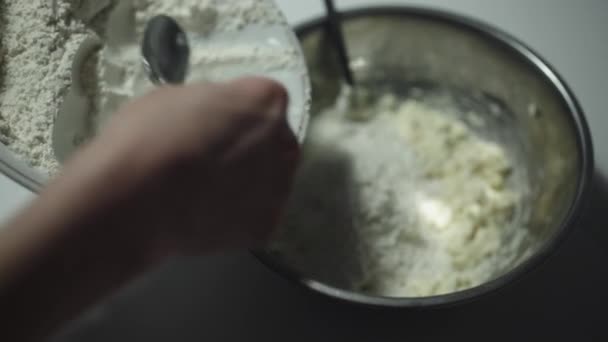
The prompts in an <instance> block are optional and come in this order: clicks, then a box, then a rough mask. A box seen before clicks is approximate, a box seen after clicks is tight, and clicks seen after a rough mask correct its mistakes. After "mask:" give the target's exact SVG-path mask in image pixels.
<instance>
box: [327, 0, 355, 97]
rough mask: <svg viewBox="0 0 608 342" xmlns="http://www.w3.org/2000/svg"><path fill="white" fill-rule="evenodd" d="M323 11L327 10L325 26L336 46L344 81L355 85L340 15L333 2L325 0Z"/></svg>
mask: <svg viewBox="0 0 608 342" xmlns="http://www.w3.org/2000/svg"><path fill="white" fill-rule="evenodd" d="M325 9H326V10H327V25H328V29H329V35H330V38H331V40H333V43H334V44H335V45H336V52H337V53H338V58H339V59H340V67H341V68H342V75H343V76H344V80H345V81H346V83H347V84H348V85H350V86H354V85H355V77H354V76H353V72H352V70H351V68H350V58H349V56H348V50H347V49H346V43H345V42H344V33H343V32H342V23H341V18H340V14H339V13H338V12H337V11H336V6H335V5H334V1H333V0H325Z"/></svg>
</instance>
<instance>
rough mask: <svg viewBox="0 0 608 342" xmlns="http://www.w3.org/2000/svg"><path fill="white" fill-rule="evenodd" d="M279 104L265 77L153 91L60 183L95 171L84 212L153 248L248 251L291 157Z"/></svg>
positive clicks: (278, 194)
mask: <svg viewBox="0 0 608 342" xmlns="http://www.w3.org/2000/svg"><path fill="white" fill-rule="evenodd" d="M286 105H287V95H286V93H285V90H284V89H283V88H282V87H281V86H279V85H277V84H276V83H274V82H272V81H269V80H265V79H255V78H250V79H243V80H238V81H235V82H232V83H229V84H206V85H193V86H185V87H166V88H162V89H158V90H155V91H153V92H152V93H151V94H148V95H146V96H144V97H142V98H140V99H138V100H135V101H134V102H132V103H130V104H128V105H126V106H125V107H123V108H122V109H121V110H119V112H118V113H116V114H115V115H114V116H113V118H112V119H111V120H110V122H109V123H108V125H107V127H106V129H104V130H103V131H102V133H101V134H100V136H99V137H98V138H97V139H95V140H94V142H93V143H92V144H91V145H90V146H88V147H87V148H85V149H84V150H83V151H81V152H80V153H79V154H78V155H77V156H76V157H75V158H74V160H73V161H72V162H71V163H69V164H68V165H67V166H66V168H65V169H66V175H64V176H63V179H64V180H66V181H67V180H68V179H70V177H69V176H68V175H67V173H70V174H82V173H88V174H96V173H98V174H99V176H98V177H92V178H88V179H89V180H87V182H90V181H91V179H92V180H93V182H94V183H95V184H97V187H96V189H98V190H97V191H96V195H95V196H94V197H93V196H92V197H91V198H89V199H88V201H91V200H92V201H94V202H95V203H92V204H90V205H91V206H95V205H96V206H97V208H91V210H92V211H93V212H94V213H95V214H94V215H92V216H91V217H94V218H95V220H96V221H101V222H105V221H107V220H108V219H111V225H113V226H116V227H121V228H120V230H121V232H122V234H125V232H129V236H137V237H138V238H137V239H140V240H141V241H143V242H145V243H146V244H150V245H151V246H154V247H153V248H155V249H156V250H157V252H160V253H164V252H187V253H206V252H211V251H213V250H216V249H219V248H230V247H237V246H239V247H250V246H253V245H255V244H259V243H262V242H263V241H264V240H265V239H266V238H267V237H268V236H269V235H270V233H271V232H272V229H273V228H274V227H275V225H276V224H277V220H278V218H279V216H280V213H281V209H282V207H283V204H284V202H285V201H286V198H287V196H288V193H289V189H290V185H291V181H292V176H293V173H294V170H295V166H296V163H297V159H298V152H299V148H298V143H297V140H296V138H295V137H294V135H293V133H292V132H291V130H290V128H289V126H288V124H287V121H286V115H285V114H286V113H285V112H286ZM93 169H97V171H93ZM104 170H105V171H104ZM102 217H103V218H102Z"/></svg>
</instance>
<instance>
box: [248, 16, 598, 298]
mask: <svg viewBox="0 0 608 342" xmlns="http://www.w3.org/2000/svg"><path fill="white" fill-rule="evenodd" d="M404 15H405V16H416V17H419V18H422V19H427V20H433V21H439V22H444V23H447V24H450V25H454V26H458V27H460V28H462V29H465V30H470V31H473V33H475V34H477V35H480V36H483V37H485V38H487V39H490V40H492V41H493V42H494V43H496V44H500V45H502V46H503V47H505V48H506V49H508V51H510V52H512V53H514V54H516V55H519V57H521V58H522V59H523V60H525V61H526V62H527V63H528V64H529V65H530V66H531V67H533V68H534V69H536V71H537V72H538V73H539V75H540V76H541V77H544V78H545V79H546V80H548V81H549V82H550V83H551V84H552V86H553V87H554V89H555V90H556V91H557V92H558V93H559V94H560V96H561V98H562V100H563V101H564V103H565V104H566V105H567V107H568V111H569V113H570V115H569V119H570V120H571V121H572V123H573V125H574V128H575V130H576V135H577V136H576V143H577V149H578V153H579V155H580V160H579V165H578V167H579V169H580V173H579V176H578V179H577V181H578V185H577V189H576V195H575V196H574V198H573V200H572V203H571V204H570V207H569V208H568V213H567V214H566V216H565V217H564V219H563V220H562V222H561V224H560V225H559V227H558V228H557V229H556V230H555V232H554V233H553V236H551V237H550V238H549V239H548V240H547V241H545V242H544V243H543V246H542V247H540V248H539V250H537V251H536V252H535V253H534V254H533V255H532V256H530V257H529V258H528V259H527V260H525V261H523V262H522V263H521V264H520V265H518V266H516V267H515V268H513V269H512V270H510V271H509V272H507V273H505V274H503V275H501V276H499V277H497V278H495V279H493V280H491V281H489V282H486V283H484V284H481V285H478V286H476V287H473V288H470V289H466V290H462V291H458V292H453V293H449V294H443V295H436V296H429V297H382V296H372V295H365V294H361V293H357V292H353V291H349V290H343V289H339V288H336V287H333V286H329V285H327V284H323V283H321V282H319V281H316V280H313V279H309V278H306V277H304V276H302V275H301V274H298V273H297V272H296V271H294V270H293V269H290V268H289V267H288V266H287V265H285V264H284V263H282V262H280V261H279V260H277V258H274V257H272V256H271V255H270V254H269V253H268V252H266V251H254V252H253V255H254V256H255V257H256V258H257V259H258V260H259V261H260V262H261V263H263V264H264V265H266V266H267V267H269V268H270V269H271V270H273V271H275V272H277V273H278V274H280V275H282V276H283V277H285V278H287V279H288V280H290V281H292V282H295V283H296V284H298V285H300V286H303V287H304V288H306V289H308V290H311V291H312V292H314V293H316V294H320V295H323V296H325V297H330V298H333V299H335V300H338V301H341V302H346V303H350V304H357V305H363V306H367V307H379V308H410V309H415V308H420V309H425V308H438V307H446V306H453V305H456V304H463V303H467V302H471V301H473V300H476V299H479V298H482V297H486V296H488V295H491V294H496V293H497V292H499V291H500V290H502V289H504V288H505V287H507V285H510V284H513V283H514V282H515V281H516V280H520V279H522V278H523V277H524V276H525V275H527V274H529V273H530V272H532V271H533V270H535V269H536V268H537V267H538V266H540V265H541V264H542V263H543V262H545V261H546V260H547V259H548V257H549V256H550V255H551V254H552V253H553V252H554V251H555V250H556V249H557V247H558V246H559V245H560V244H561V243H563V241H564V240H565V239H566V237H567V236H568V233H570V232H572V231H573V229H574V226H575V224H576V221H577V220H578V219H579V218H580V215H581V212H582V211H583V210H582V209H583V208H584V206H585V200H586V199H587V198H588V196H587V195H588V192H589V187H590V184H591V181H592V178H593V170H594V154H593V145H592V140H591V133H590V130H589V126H588V124H587V121H586V119H585V117H584V113H583V110H582V108H581V106H580V104H579V102H578V100H577V99H576V97H575V96H574V93H573V92H572V90H571V89H570V87H569V86H568V85H567V84H566V82H565V80H564V79H563V78H562V77H561V76H560V74H559V73H558V72H557V71H556V69H555V68H554V67H552V66H551V65H550V64H549V63H548V62H547V61H546V60H545V59H544V58H542V57H541V56H540V55H539V54H538V53H536V52H535V51H534V50H533V49H532V48H530V47H528V46H527V45H526V44H525V43H523V42H522V41H520V40H519V39H517V38H515V37H513V36H511V35H510V34H508V33H505V32H504V31H502V30H500V29H498V28H496V27H494V26H491V25H489V24H486V23H484V22H481V21H479V20H477V19H473V18H470V17H467V16H463V15H460V14H456V13H453V12H449V11H444V10H438V9H431V8H426V7H418V6H370V7H359V8H355V9H350V10H345V11H342V12H341V16H342V19H343V20H345V21H348V20H353V19H358V18H361V17H370V16H371V17H373V16H383V17H390V16H394V17H402V16H404ZM325 24H326V19H325V17H319V18H315V19H312V20H309V21H306V22H304V23H302V24H300V25H297V26H296V27H295V31H296V34H297V36H298V38H300V39H301V38H302V37H305V36H307V35H309V34H310V33H312V32H314V31H316V30H318V29H319V27H322V26H324V25H325Z"/></svg>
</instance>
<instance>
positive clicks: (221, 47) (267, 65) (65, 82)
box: [0, 0, 308, 173]
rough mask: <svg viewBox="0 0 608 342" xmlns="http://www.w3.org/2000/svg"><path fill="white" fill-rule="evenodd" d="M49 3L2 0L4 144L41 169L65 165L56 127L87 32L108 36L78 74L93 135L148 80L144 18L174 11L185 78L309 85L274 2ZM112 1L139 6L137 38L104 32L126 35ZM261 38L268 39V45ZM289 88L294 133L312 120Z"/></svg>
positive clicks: (0, 123) (0, 133)
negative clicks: (184, 50)
mask: <svg viewBox="0 0 608 342" xmlns="http://www.w3.org/2000/svg"><path fill="white" fill-rule="evenodd" d="M52 3H53V1H50V0H31V1H24V0H2V1H0V6H2V7H1V8H0V18H1V19H0V25H1V26H0V27H1V31H0V37H1V42H2V44H1V49H0V63H1V64H0V66H1V68H2V69H1V70H2V77H1V78H0V142H2V143H3V144H5V145H7V146H8V147H9V149H10V150H12V151H13V152H14V153H15V154H17V155H18V156H19V157H21V158H22V159H23V160H24V161H26V162H27V163H28V164H29V165H31V166H33V167H36V168H38V169H40V170H41V171H45V172H49V173H54V172H56V171H57V170H58V168H59V164H58V162H57V160H56V159H55V156H54V153H53V149H52V141H51V135H52V126H53V122H54V118H55V116H56V115H57V111H58V108H59V107H60V105H61V104H62V100H63V98H64V96H65V94H66V93H67V90H68V88H69V87H70V84H71V80H70V76H71V66H72V62H73V56H74V54H75V52H76V50H77V49H78V47H79V46H80V44H81V42H82V41H84V40H85V38H86V37H91V36H94V35H95V34H100V35H101V36H102V39H104V42H105V43H106V46H105V47H104V48H103V49H102V50H101V52H99V53H98V56H97V57H98V58H97V59H96V60H92V61H91V62H92V63H93V64H92V63H88V67H86V68H85V70H84V72H83V75H82V80H83V82H84V84H85V85H86V86H87V92H88V93H89V94H90V95H91V96H92V97H93V99H92V100H93V101H92V102H93V106H94V108H92V111H91V112H92V113H91V125H90V127H89V130H90V131H91V132H89V134H91V133H92V134H94V133H96V132H97V129H98V127H101V126H102V125H103V121H104V120H105V119H106V118H107V116H108V115H110V114H111V113H113V112H114V111H115V110H116V109H117V108H118V107H119V106H120V105H121V104H122V103H124V102H125V101H127V100H129V99H131V98H133V97H134V96H138V95H141V94H143V93H144V92H145V91H146V90H148V89H150V88H151V87H152V85H151V84H150V82H149V81H148V80H147V77H146V75H145V74H144V73H143V69H142V67H141V62H140V54H139V39H140V38H141V33H142V31H143V27H144V25H145V22H146V21H147V20H148V19H149V18H151V17H152V16H154V15H157V14H166V15H170V16H173V17H174V18H175V19H177V21H178V22H179V23H180V24H181V25H182V26H183V27H184V28H185V30H186V31H187V32H188V34H189V35H192V36H191V37H192V44H193V51H192V52H193V54H192V58H193V60H192V68H191V69H192V70H191V75H190V77H189V81H201V80H226V79H228V78H232V77H237V76H241V75H244V74H257V75H263V76H268V77H273V78H275V79H277V80H279V81H281V82H283V83H284V84H286V86H287V87H288V88H289V89H290V90H293V91H294V92H295V90H294V89H295V88H294V87H293V85H294V84H295V85H298V86H300V88H303V87H302V84H303V82H304V81H303V80H305V79H306V78H305V74H295V73H294V72H293V71H295V70H305V69H304V68H303V66H302V65H300V60H299V55H298V51H296V50H294V49H293V48H291V47H292V46H294V45H295V44H293V43H294V42H293V41H291V40H290V39H292V37H291V36H289V37H288V35H287V34H285V32H289V30H290V29H289V27H288V26H287V24H286V22H285V20H284V18H283V16H282V14H281V13H280V12H279V11H278V9H277V8H276V6H275V5H274V3H273V2H272V1H271V0H262V1H259V0H234V1H225V0H131V1H130V0H124V1H121V2H117V1H116V0H113V1H108V0H57V11H56V13H55V15H53V12H54V11H53V9H52ZM116 3H119V5H117V6H122V5H125V4H126V5H128V6H131V5H130V4H132V7H133V9H134V11H132V15H133V16H134V23H135V25H131V28H130V29H132V30H133V31H134V33H133V35H134V37H135V39H134V40H133V41H131V42H128V43H126V44H125V42H124V41H121V42H119V43H121V44H120V45H118V44H114V43H115V42H116V40H115V41H111V40H110V39H108V38H111V37H112V35H114V37H116V36H120V34H121V32H116V29H114V28H115V26H116V25H109V26H108V27H110V28H109V29H107V27H106V23H107V21H108V20H109V19H108V18H109V17H111V14H108V13H103V15H101V14H100V11H102V10H103V9H104V8H106V7H108V5H109V4H112V5H113V4H116ZM114 8H115V7H114ZM79 18H80V19H79ZM251 28H253V29H251ZM277 28H278V29H277ZM281 30H283V31H281ZM277 32H279V34H276V33H277ZM260 36H264V37H265V39H266V41H264V42H263V44H262V43H261V42H260V39H259V37H260ZM275 36H276V38H273V37H275ZM254 37H255V38H258V39H257V40H254V39H252V38H254ZM105 39H108V40H105ZM112 44H114V45H112ZM304 88H305V87H304ZM290 95H293V98H294V99H296V100H295V101H293V103H292V104H291V107H290V118H292V120H291V122H292V124H293V127H294V130H296V131H303V128H304V126H305V124H306V122H305V121H303V120H298V119H299V118H301V116H302V113H303V112H305V111H306V109H307V105H308V102H307V100H308V99H307V98H306V96H302V95H300V96H297V95H298V94H290ZM306 95H307V94H306ZM83 134H85V135H86V132H83Z"/></svg>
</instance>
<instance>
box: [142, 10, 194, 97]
mask: <svg viewBox="0 0 608 342" xmlns="http://www.w3.org/2000/svg"><path fill="white" fill-rule="evenodd" d="M142 55H143V64H144V68H145V69H146V71H147V72H148V76H149V77H150V80H151V81H152V82H153V83H155V84H157V85H162V84H167V83H169V84H181V83H183V82H184V80H185V79H186V75H187V73H188V67H189V62H190V46H189V44H188V37H187V36H186V33H185V32H184V30H183V29H182V28H181V27H180V26H179V24H178V23H177V22H176V21H175V20H174V19H173V18H171V17H169V16H166V15H158V16H156V17H154V18H152V19H150V21H148V23H147V24H146V29H145V31H144V38H143V41H142Z"/></svg>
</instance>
